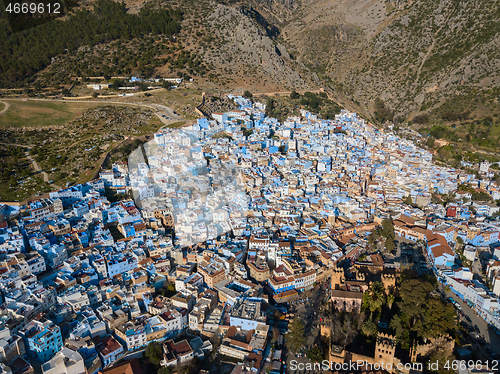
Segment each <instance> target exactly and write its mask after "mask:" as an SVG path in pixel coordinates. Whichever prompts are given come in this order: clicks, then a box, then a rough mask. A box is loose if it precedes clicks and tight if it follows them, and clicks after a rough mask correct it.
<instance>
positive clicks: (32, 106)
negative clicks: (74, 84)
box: [0, 100, 109, 128]
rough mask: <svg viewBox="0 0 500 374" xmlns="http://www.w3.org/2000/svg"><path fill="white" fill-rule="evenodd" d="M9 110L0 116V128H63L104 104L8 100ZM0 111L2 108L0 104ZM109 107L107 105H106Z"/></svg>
mask: <svg viewBox="0 0 500 374" xmlns="http://www.w3.org/2000/svg"><path fill="white" fill-rule="evenodd" d="M9 104H10V108H9V109H8V110H7V112H5V113H3V114H1V115H0V127H3V128H8V127H38V126H40V127H43V126H63V125H65V124H67V123H68V122H70V121H72V120H74V119H75V118H77V117H78V116H79V115H80V114H82V113H83V112H85V111H86V110H87V109H91V108H96V107H99V106H103V105H105V104H103V103H99V102H95V103H72V102H48V101H47V102H46V101H26V100H12V101H10V100H9ZM0 105H1V106H0V110H2V109H3V108H4V105H3V104H0ZM108 105H109V104H108Z"/></svg>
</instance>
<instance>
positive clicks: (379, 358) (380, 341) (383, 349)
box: [374, 332, 396, 365]
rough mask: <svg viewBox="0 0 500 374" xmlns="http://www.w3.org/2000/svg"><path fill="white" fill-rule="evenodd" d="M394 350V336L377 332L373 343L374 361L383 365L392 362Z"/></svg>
mask: <svg viewBox="0 0 500 374" xmlns="http://www.w3.org/2000/svg"><path fill="white" fill-rule="evenodd" d="M395 352H396V338H395V337H394V336H392V335H389V334H386V333H383V332H379V333H378V334H377V342H376V344H375V357H374V359H375V362H378V363H382V362H384V365H386V364H388V363H390V364H391V365H392V364H394V354H395Z"/></svg>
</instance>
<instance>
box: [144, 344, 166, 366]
mask: <svg viewBox="0 0 500 374" xmlns="http://www.w3.org/2000/svg"><path fill="white" fill-rule="evenodd" d="M146 357H147V358H148V359H149V361H151V363H152V364H154V365H159V364H160V361H161V360H162V359H163V346H162V345H161V344H160V343H158V342H151V343H149V344H148V346H147V347H146Z"/></svg>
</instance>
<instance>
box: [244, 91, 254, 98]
mask: <svg viewBox="0 0 500 374" xmlns="http://www.w3.org/2000/svg"><path fill="white" fill-rule="evenodd" d="M243 97H244V98H245V99H250V98H252V93H251V92H250V91H245V92H243Z"/></svg>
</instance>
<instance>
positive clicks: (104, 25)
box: [0, 0, 182, 86]
mask: <svg viewBox="0 0 500 374" xmlns="http://www.w3.org/2000/svg"><path fill="white" fill-rule="evenodd" d="M181 19H182V12H181V11H179V10H172V9H170V8H162V9H154V8H153V7H152V6H144V7H143V8H141V10H140V11H139V13H138V14H130V13H127V9H126V8H125V4H124V3H120V2H115V1H112V0H97V1H96V3H95V4H94V9H93V11H90V10H77V11H76V12H74V13H73V14H72V15H71V16H69V17H68V19H67V20H65V21H59V20H57V21H51V22H47V23H45V24H42V25H40V26H38V27H34V28H30V29H28V30H23V31H19V32H12V30H11V29H9V28H8V24H7V23H5V22H0V36H2V37H1V38H0V39H1V40H0V85H1V86H7V85H10V84H12V83H14V82H16V81H19V80H23V79H25V78H26V77H30V76H32V75H33V74H34V73H36V72H38V71H40V70H42V69H44V68H45V67H46V66H48V65H49V64H50V63H51V60H52V58H53V57H56V56H57V55H60V54H63V53H71V52H73V51H75V50H76V49H77V48H78V47H80V46H83V45H87V46H94V45H96V44H99V43H103V42H109V41H112V40H118V39H122V40H130V39H132V38H136V37H140V36H142V35H145V34H150V33H151V34H156V35H158V34H164V35H167V36H170V35H173V34H176V33H178V32H179V31H180V23H179V22H180V20H181Z"/></svg>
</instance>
